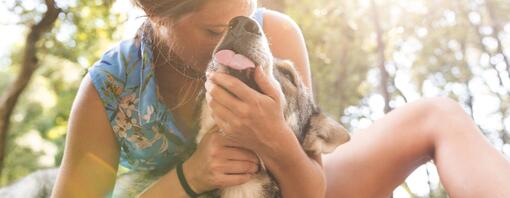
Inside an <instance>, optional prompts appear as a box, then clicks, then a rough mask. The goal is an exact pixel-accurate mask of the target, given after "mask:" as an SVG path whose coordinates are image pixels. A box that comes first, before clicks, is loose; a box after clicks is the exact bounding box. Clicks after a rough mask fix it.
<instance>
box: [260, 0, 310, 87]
mask: <svg viewBox="0 0 510 198" xmlns="http://www.w3.org/2000/svg"><path fill="white" fill-rule="evenodd" d="M263 29H264V33H265V34H266V36H267V38H268V41H269V43H270V47H271V51H272V52H273V55H274V56H275V57H277V58H280V59H287V60H290V61H292V62H293V63H294V65H295V67H296V69H297V70H298V71H299V73H300V75H301V77H302V78H303V80H304V81H305V84H306V85H307V86H310V71H309V70H310V69H309V68H310V63H309V60H308V51H307V49H306V44H305V40H304V36H303V33H302V31H301V28H300V27H299V25H298V24H297V23H296V22H295V21H294V20H293V19H292V18H291V17H290V16H288V15H287V14H284V13H282V12H279V11H275V10H270V9H266V10H265V11H264V27H263Z"/></svg>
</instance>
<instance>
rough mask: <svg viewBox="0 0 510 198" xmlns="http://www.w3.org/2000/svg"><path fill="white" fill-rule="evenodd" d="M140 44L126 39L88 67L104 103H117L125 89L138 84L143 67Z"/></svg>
mask: <svg viewBox="0 0 510 198" xmlns="http://www.w3.org/2000/svg"><path fill="white" fill-rule="evenodd" d="M141 60H142V58H141V53H140V44H139V42H137V41H136V40H135V39H130V40H124V41H121V42H120V43H118V44H117V45H115V46H114V47H112V48H110V49H109V50H107V51H106V52H105V53H104V54H103V55H102V56H101V58H100V59H99V60H98V61H97V62H96V63H94V65H92V67H90V68H89V69H88V73H89V77H90V79H91V81H92V84H93V85H94V87H95V88H96V90H97V92H98V93H99V95H100V97H101V99H102V101H103V102H104V103H110V104H111V103H116V101H117V99H118V97H119V96H121V95H122V93H123V92H124V89H125V88H126V87H127V86H129V85H130V84H136V83H137V82H138V81H139V80H138V79H139V78H140V76H139V75H136V74H138V73H139V72H140V69H141V66H142V64H141Z"/></svg>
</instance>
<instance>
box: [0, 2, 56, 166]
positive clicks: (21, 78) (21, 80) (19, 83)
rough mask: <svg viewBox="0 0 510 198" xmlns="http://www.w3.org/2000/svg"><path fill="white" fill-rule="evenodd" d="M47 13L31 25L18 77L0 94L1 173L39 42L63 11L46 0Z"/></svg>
mask: <svg viewBox="0 0 510 198" xmlns="http://www.w3.org/2000/svg"><path fill="white" fill-rule="evenodd" d="M45 5H46V13H45V14H44V16H43V18H42V19H41V20H40V21H39V22H38V23H37V24H35V25H33V26H31V27H30V32H29V33H28V35H27V37H26V41H25V43H26V44H25V49H24V51H23V62H22V65H21V70H20V73H19V74H18V77H17V78H16V79H15V80H14V82H13V83H12V84H10V85H9V86H8V87H7V89H6V91H5V92H4V93H3V94H2V95H1V96H0V175H1V173H2V169H3V161H4V156H5V145H6V142H7V140H6V137H7V132H8V130H9V123H10V118H11V115H12V112H13V110H14V107H15V106H16V104H17V102H18V99H19V97H20V95H21V94H22V93H23V91H24V90H25V88H26V87H27V85H28V83H29V82H30V79H31V78H32V75H33V74H34V72H35V70H36V69H37V68H38V67H39V65H38V58H37V50H38V47H37V44H38V43H39V40H41V37H42V35H43V34H44V33H46V32H48V31H50V30H51V28H52V27H53V25H54V24H55V21H56V20H57V17H58V15H59V14H60V12H61V11H62V10H61V9H60V8H58V7H57V5H56V4H55V1H54V0H45Z"/></svg>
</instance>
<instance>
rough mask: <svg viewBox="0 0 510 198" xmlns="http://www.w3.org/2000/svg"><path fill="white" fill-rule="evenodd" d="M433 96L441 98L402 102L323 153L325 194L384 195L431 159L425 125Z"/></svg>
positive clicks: (429, 115) (428, 121) (348, 195)
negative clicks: (341, 143)
mask: <svg viewBox="0 0 510 198" xmlns="http://www.w3.org/2000/svg"><path fill="white" fill-rule="evenodd" d="M437 100H442V99H425V100H420V101H418V102H414V103H410V104H406V105H404V106H402V107H400V108H398V109H396V110H394V111H392V112H391V113H389V114H387V115H386V116H385V117H383V118H381V119H379V120H377V121H375V122H374V123H373V124H372V125H371V126H369V127H368V128H366V129H362V130H359V131H356V132H354V133H353V135H352V138H351V141H349V142H348V143H346V144H344V145H341V146H340V147H338V148H337V149H336V150H335V152H333V153H330V154H327V155H324V157H323V158H324V168H325V174H326V178H327V197H370V198H374V197H388V196H389V195H390V193H391V192H392V191H393V189H395V187H397V186H398V185H399V184H401V183H402V182H403V181H404V180H405V178H406V177H407V176H408V175H409V174H410V173H411V172H412V171H413V170H414V169H415V168H416V167H418V166H419V165H420V164H423V163H424V162H427V161H428V160H430V159H431V155H432V152H433V137H432V136H433V135H432V134H431V133H430V132H429V131H428V129H427V127H426V126H427V125H428V123H430V122H431V121H430V118H431V117H433V116H431V114H432V113H433V109H434V108H431V107H432V106H433V104H434V103H437V102H438V101H437Z"/></svg>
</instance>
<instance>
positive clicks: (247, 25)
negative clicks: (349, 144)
mask: <svg viewBox="0 0 510 198" xmlns="http://www.w3.org/2000/svg"><path fill="white" fill-rule="evenodd" d="M229 28H230V31H232V34H234V35H235V36H239V35H242V34H246V33H252V34H257V35H262V32H260V28H259V26H258V25H257V22H256V21H254V20H253V19H250V18H248V17H245V16H238V17H235V18H233V19H232V20H231V21H230V23H229Z"/></svg>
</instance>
